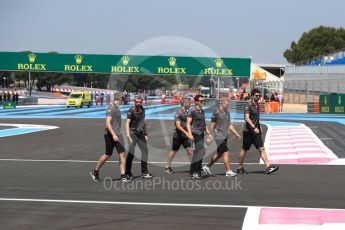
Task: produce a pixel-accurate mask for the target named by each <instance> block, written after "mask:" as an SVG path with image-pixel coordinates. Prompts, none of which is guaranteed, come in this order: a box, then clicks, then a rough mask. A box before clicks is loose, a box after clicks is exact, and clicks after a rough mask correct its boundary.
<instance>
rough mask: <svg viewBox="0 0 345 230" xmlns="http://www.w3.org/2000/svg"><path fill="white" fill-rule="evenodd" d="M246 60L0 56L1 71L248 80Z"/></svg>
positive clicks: (36, 54)
mask: <svg viewBox="0 0 345 230" xmlns="http://www.w3.org/2000/svg"><path fill="white" fill-rule="evenodd" d="M250 63H251V59H249V58H212V57H177V56H134V55H92V54H58V53H31V52H0V70H7V71H32V72H44V71H47V72H62V73H75V72H76V73H113V74H155V75H156V74H159V75H164V74H168V75H186V76H187V75H195V76H199V75H203V76H205V75H206V76H211V75H213V76H236V77H246V78H249V77H250Z"/></svg>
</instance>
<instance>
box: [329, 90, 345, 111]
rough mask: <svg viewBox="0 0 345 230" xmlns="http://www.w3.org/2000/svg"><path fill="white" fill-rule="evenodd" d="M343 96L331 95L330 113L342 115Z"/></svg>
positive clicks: (344, 97)
mask: <svg viewBox="0 0 345 230" xmlns="http://www.w3.org/2000/svg"><path fill="white" fill-rule="evenodd" d="M344 102H345V95H344V94H331V106H332V107H331V112H332V113H341V114H344V105H345V103H344Z"/></svg>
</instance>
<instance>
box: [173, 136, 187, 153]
mask: <svg viewBox="0 0 345 230" xmlns="http://www.w3.org/2000/svg"><path fill="white" fill-rule="evenodd" d="M181 145H182V146H183V148H185V149H186V148H190V147H191V143H190V141H189V139H188V137H174V138H173V144H172V148H171V149H172V150H173V151H177V150H179V149H180V147H181Z"/></svg>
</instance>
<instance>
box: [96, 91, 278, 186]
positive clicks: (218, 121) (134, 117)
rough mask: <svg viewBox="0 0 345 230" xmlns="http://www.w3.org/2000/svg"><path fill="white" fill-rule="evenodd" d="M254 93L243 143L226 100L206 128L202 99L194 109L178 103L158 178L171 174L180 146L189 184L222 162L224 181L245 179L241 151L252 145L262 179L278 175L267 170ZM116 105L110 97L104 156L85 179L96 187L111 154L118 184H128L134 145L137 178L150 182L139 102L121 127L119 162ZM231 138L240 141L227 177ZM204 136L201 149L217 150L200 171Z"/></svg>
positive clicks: (197, 98)
mask: <svg viewBox="0 0 345 230" xmlns="http://www.w3.org/2000/svg"><path fill="white" fill-rule="evenodd" d="M260 96H261V95H260V91H259V90H257V89H253V90H252V92H251V100H250V101H249V103H248V104H247V105H246V106H245V109H244V120H245V123H244V127H243V137H241V135H240V134H239V133H238V131H237V130H236V129H235V127H234V126H233V125H232V123H231V117H230V113H229V111H228V108H229V100H228V99H226V98H224V99H221V100H220V105H219V107H217V109H216V110H215V111H214V112H213V114H212V117H211V124H210V127H208V126H207V125H206V120H205V111H204V110H203V106H204V104H205V99H204V97H203V96H202V95H196V96H195V97H194V103H195V105H194V106H193V107H191V100H190V99H189V98H182V99H181V102H180V104H181V108H180V109H179V110H178V111H176V113H175V119H174V123H175V132H174V134H173V143H172V148H171V151H170V152H169V153H168V159H167V162H166V166H165V168H164V172H165V173H168V174H173V173H174V170H173V169H172V168H171V162H172V160H173V158H174V156H175V155H176V153H177V152H178V150H179V149H180V147H181V145H182V146H183V147H184V149H185V150H186V152H187V155H188V157H189V160H190V161H191V164H190V170H189V178H191V179H196V180H199V179H202V172H204V173H205V174H206V175H207V176H211V175H212V172H211V167H212V166H213V165H214V164H215V163H216V162H217V161H218V160H219V159H220V158H222V157H223V161H224V166H225V176H232V177H233V176H236V175H237V174H247V173H248V172H247V171H246V170H245V169H244V167H243V163H244V159H245V156H246V153H247V151H248V150H249V149H250V147H251V146H252V145H254V146H255V147H256V148H257V149H258V151H259V153H260V156H261V159H262V160H263V162H264V164H265V173H266V174H271V173H273V172H275V171H277V170H278V169H279V167H278V166H274V165H270V163H269V161H268V157H267V154H266V151H265V148H264V144H263V140H262V137H261V135H262V132H261V127H260V109H259V105H258V100H259V98H260ZM120 103H121V95H118V96H115V97H114V102H113V103H112V104H111V105H110V106H109V108H108V109H107V113H106V127H105V133H104V139H105V145H106V151H105V154H103V155H102V156H101V157H100V159H99V161H98V163H97V165H96V168H95V169H94V170H92V171H91V172H90V175H91V177H92V179H93V180H94V181H99V180H100V179H99V170H100V168H101V167H102V165H103V164H104V163H105V162H106V160H108V159H109V157H110V156H111V155H112V153H113V149H114V148H116V150H117V152H118V154H119V166H120V174H121V180H122V181H123V182H128V181H131V180H132V179H133V178H134V177H133V174H132V170H131V169H132V162H133V158H134V149H135V146H136V145H138V146H139V148H140V150H141V153H142V156H141V177H142V178H146V179H149V178H152V177H153V176H154V175H153V174H152V173H150V172H149V171H148V166H147V162H148V147H147V140H148V134H147V129H146V123H145V109H144V107H143V106H142V103H143V99H142V97H140V96H137V97H136V98H135V99H134V103H135V105H134V106H133V107H131V108H130V109H129V110H128V112H127V121H126V129H125V130H126V137H127V140H128V144H129V147H128V153H127V157H125V148H124V138H123V136H122V134H121V112H120V109H119V106H120ZM230 132H231V133H232V134H233V135H235V137H236V138H237V140H240V139H241V138H243V143H242V149H241V151H240V154H239V164H238V168H237V170H236V171H233V170H232V169H231V166H230V152H229V149H228V136H229V133H230ZM205 134H206V136H207V137H206V143H207V144H210V143H211V142H212V141H213V140H215V143H216V145H217V151H216V152H215V153H214V155H213V156H212V157H211V159H210V161H209V162H208V163H207V165H205V166H204V167H202V161H203V158H204V156H205V154H206V149H205V145H204V142H205Z"/></svg>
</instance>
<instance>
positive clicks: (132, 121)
mask: <svg viewBox="0 0 345 230" xmlns="http://www.w3.org/2000/svg"><path fill="white" fill-rule="evenodd" d="M134 103H135V105H134V106H133V107H131V108H130V109H129V110H128V112H127V122H126V134H127V139H128V144H129V147H128V155H127V159H126V175H127V176H129V178H133V174H132V162H133V158H134V149H135V145H136V144H138V146H139V148H140V151H141V177H142V178H146V179H149V178H152V177H153V176H154V175H153V174H152V173H149V171H148V169H147V161H148V148H147V142H146V141H147V132H146V123H145V109H144V107H143V106H142V103H143V99H142V97H140V96H137V97H136V98H135V99H134Z"/></svg>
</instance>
